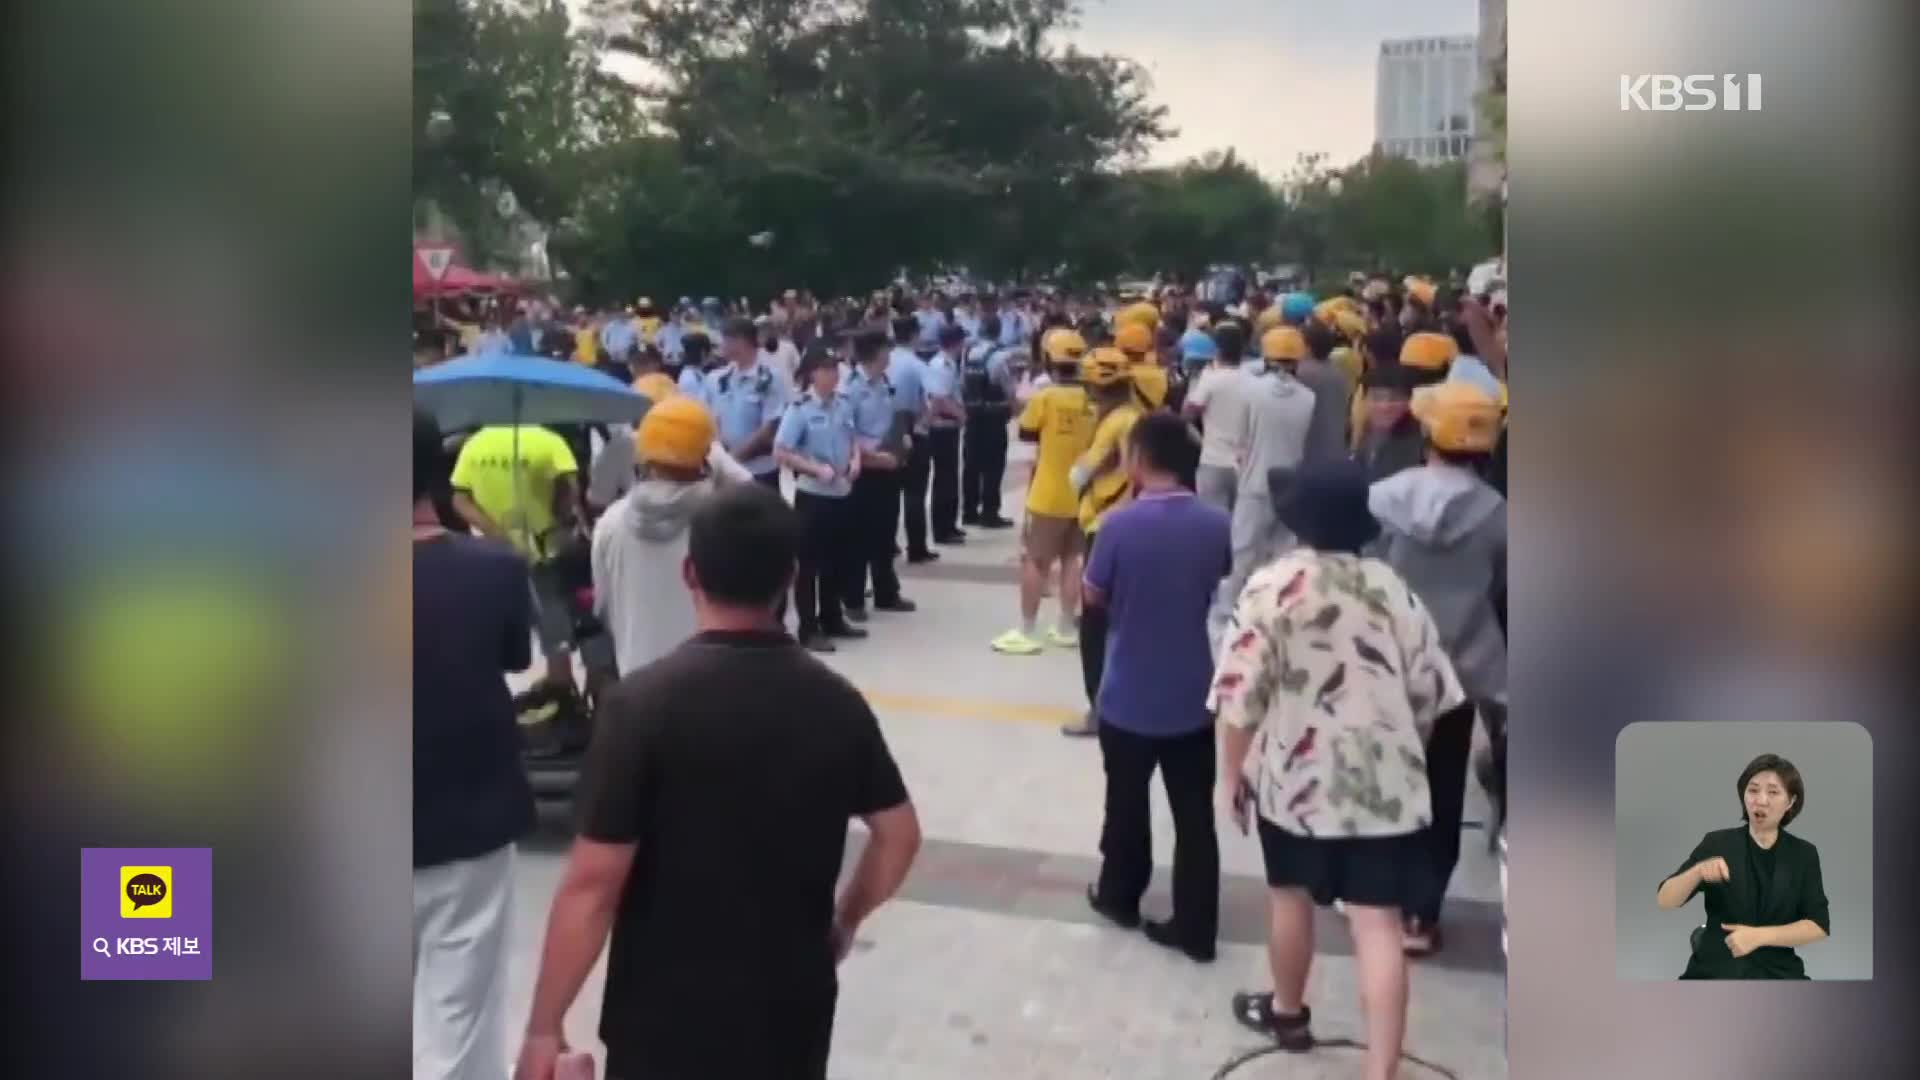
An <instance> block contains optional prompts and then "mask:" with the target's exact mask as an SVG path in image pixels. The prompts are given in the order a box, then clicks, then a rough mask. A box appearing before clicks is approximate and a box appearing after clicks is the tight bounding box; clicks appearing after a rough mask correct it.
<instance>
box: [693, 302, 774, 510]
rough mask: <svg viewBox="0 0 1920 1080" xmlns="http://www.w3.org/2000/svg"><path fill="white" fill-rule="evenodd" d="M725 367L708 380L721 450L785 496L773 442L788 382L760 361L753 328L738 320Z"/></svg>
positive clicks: (724, 348) (725, 350) (724, 339)
mask: <svg viewBox="0 0 1920 1080" xmlns="http://www.w3.org/2000/svg"><path fill="white" fill-rule="evenodd" d="M720 349H721V352H722V354H723V359H724V361H725V363H724V364H723V366H721V367H720V368H718V369H717V370H715V371H712V372H709V373H708V375H707V388H706V397H705V403H706V406H707V408H708V409H709V410H711V411H712V413H713V419H714V424H715V426H716V427H718V428H719V433H720V444H721V445H722V446H724V447H726V448H727V453H729V454H732V455H733V458H734V460H735V461H738V462H739V463H740V464H742V465H744V466H746V467H747V471H748V472H750V473H752V474H753V478H754V480H756V481H758V482H759V483H762V484H765V485H767V486H768V487H770V488H772V489H773V490H775V491H779V490H780V466H779V465H778V464H777V463H776V462H775V461H774V459H773V437H774V430H775V427H776V426H777V425H778V424H779V422H780V416H781V414H782V413H784V412H785V411H786V408H787V404H788V401H789V400H790V398H789V390H788V387H787V380H785V379H783V378H781V377H780V375H779V373H778V372H776V371H774V370H773V369H772V368H771V367H768V366H767V365H766V364H764V363H762V362H761V360H760V341H759V335H757V334H755V333H754V329H753V323H751V322H749V321H747V320H746V319H733V320H731V321H730V322H728V323H727V326H726V330H725V331H723V332H722V334H721V336H720Z"/></svg>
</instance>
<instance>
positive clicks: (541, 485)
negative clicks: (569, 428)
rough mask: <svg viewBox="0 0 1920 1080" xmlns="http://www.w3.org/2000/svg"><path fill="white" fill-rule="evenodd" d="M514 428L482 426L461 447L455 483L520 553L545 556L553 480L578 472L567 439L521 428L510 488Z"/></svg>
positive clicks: (456, 465)
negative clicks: (516, 482) (517, 462)
mask: <svg viewBox="0 0 1920 1080" xmlns="http://www.w3.org/2000/svg"><path fill="white" fill-rule="evenodd" d="M513 432H514V429H513V427H512V426H511V425H505V424H503V425H500V426H497V427H486V428H481V429H480V430H479V431H476V432H474V433H473V437H472V438H470V439H468V440H467V443H466V445H465V446H463V447H461V448H460V459H459V460H458V461H456V462H454V465H453V486H454V488H455V489H457V490H462V491H465V492H467V493H468V494H470V495H472V496H473V501H474V502H475V503H476V504H477V505H478V506H479V507H480V509H481V510H484V511H486V514H487V516H488V517H490V518H492V519H493V520H494V522H495V523H496V524H498V525H499V526H500V527H501V528H502V529H504V530H506V533H507V538H508V540H509V541H510V542H511V543H512V544H513V546H514V547H516V548H518V549H519V550H520V552H521V553H522V554H527V555H536V556H538V557H540V558H545V557H546V556H547V555H549V554H551V552H550V551H549V550H548V548H547V547H546V544H545V541H546V540H547V539H548V537H547V533H549V532H550V531H552V529H553V491H554V482H555V481H556V480H558V479H559V478H560V477H562V476H568V475H572V474H575V473H578V472H579V471H580V466H579V463H577V462H576V461H574V459H573V450H572V448H571V447H569V446H568V445H567V440H565V439H563V438H561V437H560V436H558V435H555V434H554V433H553V432H551V431H548V430H547V429H546V428H543V427H531V426H525V425H523V426H522V427H521V428H520V443H519V458H520V467H519V471H520V485H519V486H520V490H519V491H518V492H515V491H514V483H513V479H514V436H513Z"/></svg>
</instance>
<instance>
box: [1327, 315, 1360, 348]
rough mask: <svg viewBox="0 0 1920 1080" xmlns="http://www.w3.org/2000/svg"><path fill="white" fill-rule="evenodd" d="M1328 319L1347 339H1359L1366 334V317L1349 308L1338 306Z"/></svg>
mask: <svg viewBox="0 0 1920 1080" xmlns="http://www.w3.org/2000/svg"><path fill="white" fill-rule="evenodd" d="M1330 320H1331V323H1332V326H1333V328H1334V329H1335V330H1337V331H1339V332H1340V336H1341V337H1343V338H1346V339H1347V340H1348V341H1359V340H1360V339H1361V338H1363V337H1366V336H1367V320H1366V317H1365V316H1363V315H1361V314H1360V313H1359V312H1357V311H1354V310H1352V309H1351V308H1340V309H1338V310H1336V311H1334V312H1333V313H1332V315H1331V316H1330Z"/></svg>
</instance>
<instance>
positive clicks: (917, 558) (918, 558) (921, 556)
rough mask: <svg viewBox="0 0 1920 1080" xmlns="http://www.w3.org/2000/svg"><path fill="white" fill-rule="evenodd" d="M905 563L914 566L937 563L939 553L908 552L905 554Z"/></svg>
mask: <svg viewBox="0 0 1920 1080" xmlns="http://www.w3.org/2000/svg"><path fill="white" fill-rule="evenodd" d="M907 561H908V562H910V563H912V564H913V565H915V566H919V565H921V564H923V563H930V562H939V561H940V553H939V552H937V551H909V552H907Z"/></svg>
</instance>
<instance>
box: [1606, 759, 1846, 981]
mask: <svg viewBox="0 0 1920 1080" xmlns="http://www.w3.org/2000/svg"><path fill="white" fill-rule="evenodd" d="M1614 814H1615V821H1614V858H1613V866H1614V957H1615V967H1616V973H1617V974H1618V976H1619V977H1620V978H1621V979H1631V980H1668V979H1686V980H1748V981H1756V980H1800V979H1820V980H1846V979H1871V978H1872V977H1873V739H1872V736H1870V735H1869V734H1868V733H1867V731H1866V729H1865V728H1863V727H1861V726H1860V725H1858V724H1852V723H1841V722H1827V721H1805V722H1795V723H1752V722H1745V721H1725V722H1721V723H1658V722H1642V723H1637V724H1632V725H1630V726H1628V727H1627V728H1626V729H1625V730H1624V731H1622V732H1621V733H1620V738H1619V740H1618V741H1617V742H1616V743H1615V747H1614Z"/></svg>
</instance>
